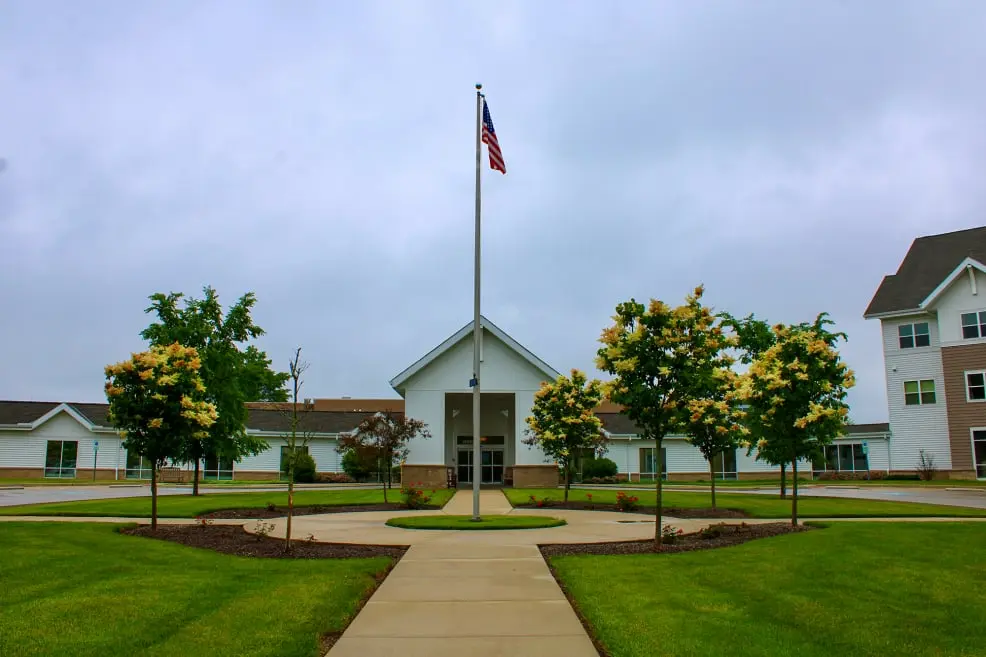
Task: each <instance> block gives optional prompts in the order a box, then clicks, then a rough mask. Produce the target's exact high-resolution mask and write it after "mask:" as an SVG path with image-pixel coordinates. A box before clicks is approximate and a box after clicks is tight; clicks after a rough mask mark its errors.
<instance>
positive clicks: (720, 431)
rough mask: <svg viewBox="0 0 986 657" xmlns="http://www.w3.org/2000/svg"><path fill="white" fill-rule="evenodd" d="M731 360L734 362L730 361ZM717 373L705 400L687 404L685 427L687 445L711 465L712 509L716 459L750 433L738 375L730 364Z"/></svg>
mask: <svg viewBox="0 0 986 657" xmlns="http://www.w3.org/2000/svg"><path fill="white" fill-rule="evenodd" d="M730 360H731V359H730ZM722 362H723V367H722V368H721V369H720V370H719V371H717V372H716V374H715V377H714V379H713V385H712V387H711V389H710V390H709V391H708V393H707V395H706V396H705V397H704V398H702V399H693V400H691V401H690V402H688V411H689V416H688V421H687V424H686V427H687V432H688V441H689V442H690V443H691V444H692V445H694V446H695V447H697V448H698V451H700V452H701V453H702V456H704V457H705V460H706V461H708V463H709V475H710V477H711V481H712V508H713V509H715V508H716V473H715V468H714V465H713V464H714V461H715V457H716V456H718V455H720V454H723V453H724V452H726V451H727V450H734V449H736V448H737V447H738V446H739V445H740V442H741V441H743V440H744V439H745V437H746V435H747V434H748V433H749V429H747V428H746V426H745V425H743V423H742V422H743V416H744V413H743V411H742V410H740V409H739V407H738V404H737V391H736V384H737V375H736V373H735V372H733V371H732V370H731V369H729V364H731V363H729V362H728V360H723V361H722Z"/></svg>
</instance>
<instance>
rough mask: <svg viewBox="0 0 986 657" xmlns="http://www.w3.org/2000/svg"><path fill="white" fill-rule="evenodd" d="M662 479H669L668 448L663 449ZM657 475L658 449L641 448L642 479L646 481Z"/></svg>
mask: <svg viewBox="0 0 986 657" xmlns="http://www.w3.org/2000/svg"><path fill="white" fill-rule="evenodd" d="M661 466H662V467H661V475H662V476H661V479H667V478H668V448H667V447H662V448H661ZM656 475H657V448H656V447H641V448H640V477H641V478H642V479H646V478H648V477H650V478H654V477H655V476H656Z"/></svg>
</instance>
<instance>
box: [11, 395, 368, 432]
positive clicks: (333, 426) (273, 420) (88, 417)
mask: <svg viewBox="0 0 986 657" xmlns="http://www.w3.org/2000/svg"><path fill="white" fill-rule="evenodd" d="M271 406H272V407H273V408H257V407H256V406H255V405H253V404H251V405H249V407H248V417H247V422H246V426H247V431H248V432H250V433H258V434H278V435H283V434H285V433H286V432H288V431H290V430H291V416H290V413H289V412H288V410H289V409H290V404H288V405H286V407H282V405H279V404H271ZM108 411H109V405H108V404H105V403H103V404H100V403H77V402H71V403H59V402H33V401H0V429H6V430H10V429H14V430H17V431H32V430H34V429H37V428H38V427H40V426H41V425H42V424H44V423H45V422H47V421H48V420H50V419H51V418H53V417H55V416H56V415H58V414H59V413H66V414H68V415H70V416H71V417H73V418H75V420H76V421H78V422H79V424H81V425H82V426H84V427H85V428H86V429H88V430H90V431H96V432H101V431H114V429H113V427H112V425H111V424H110V421H109V420H108V419H107V412H108ZM372 414H373V413H371V412H369V411H364V412H358V411H318V410H306V411H302V412H299V414H298V415H299V426H298V428H299V430H301V431H306V432H311V433H316V434H337V433H346V432H349V431H352V430H353V429H355V428H356V427H357V426H359V424H360V422H362V421H363V419H364V418H366V417H367V416H369V415H372Z"/></svg>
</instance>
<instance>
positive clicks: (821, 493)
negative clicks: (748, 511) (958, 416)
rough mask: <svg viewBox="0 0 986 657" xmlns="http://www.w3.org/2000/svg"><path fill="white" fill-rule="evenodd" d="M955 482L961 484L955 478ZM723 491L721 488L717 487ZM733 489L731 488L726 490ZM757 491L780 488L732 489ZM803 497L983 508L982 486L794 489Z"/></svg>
mask: <svg viewBox="0 0 986 657" xmlns="http://www.w3.org/2000/svg"><path fill="white" fill-rule="evenodd" d="M957 485H958V486H961V484H960V483H958V482H957ZM720 491H722V492H726V491H725V489H720ZM729 492H733V491H729ZM736 492H737V493H739V492H744V493H753V494H758V495H778V494H780V488H774V489H767V490H756V491H736ZM798 494H799V495H804V496H805V497H855V498H858V499H863V500H890V501H892V502H923V503H926V504H945V505H947V506H965V507H972V508H977V509H986V488H983V489H975V490H955V489H951V490H949V489H944V488H931V487H927V488H915V487H901V488H885V487H883V486H881V487H879V488H877V487H858V488H852V487H841V486H811V487H808V488H801V489H799V490H798Z"/></svg>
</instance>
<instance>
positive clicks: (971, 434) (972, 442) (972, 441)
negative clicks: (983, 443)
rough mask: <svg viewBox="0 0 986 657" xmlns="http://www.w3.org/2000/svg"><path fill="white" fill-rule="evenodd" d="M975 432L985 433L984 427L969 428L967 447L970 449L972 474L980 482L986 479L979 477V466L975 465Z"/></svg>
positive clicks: (985, 428)
mask: <svg viewBox="0 0 986 657" xmlns="http://www.w3.org/2000/svg"><path fill="white" fill-rule="evenodd" d="M977 431H986V427H969V443H970V445H969V446H970V447H972V472H973V474H975V475H976V479H978V480H980V481H982V480H984V479H986V477H980V476H979V468H978V465H979V464H978V463H976V432H977Z"/></svg>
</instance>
